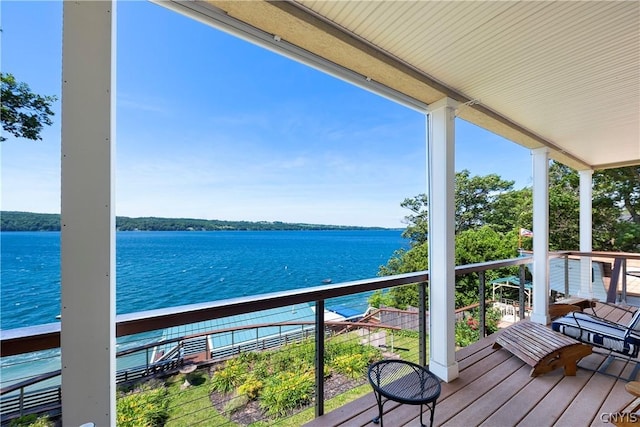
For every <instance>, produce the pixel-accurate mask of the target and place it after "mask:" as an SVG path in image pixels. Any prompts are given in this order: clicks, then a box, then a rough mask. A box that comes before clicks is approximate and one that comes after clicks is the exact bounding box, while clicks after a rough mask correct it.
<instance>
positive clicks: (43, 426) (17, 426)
mask: <svg viewBox="0 0 640 427" xmlns="http://www.w3.org/2000/svg"><path fill="white" fill-rule="evenodd" d="M53 425H54V423H53V421H51V420H50V419H49V417H48V416H47V415H43V416H38V414H27V415H23V416H21V417H19V418H16V419H14V420H11V422H10V423H9V427H23V426H24V427H26V426H29V427H53Z"/></svg>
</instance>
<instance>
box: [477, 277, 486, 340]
mask: <svg viewBox="0 0 640 427" xmlns="http://www.w3.org/2000/svg"><path fill="white" fill-rule="evenodd" d="M478 276H479V278H480V291H479V292H478V302H479V303H480V306H479V307H478V311H480V326H479V327H480V338H484V337H486V336H487V328H486V326H487V321H486V319H487V304H486V295H485V283H486V280H485V274H484V271H481V272H480V273H478Z"/></svg>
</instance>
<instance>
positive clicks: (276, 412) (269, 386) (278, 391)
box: [260, 370, 315, 416]
mask: <svg viewBox="0 0 640 427" xmlns="http://www.w3.org/2000/svg"><path fill="white" fill-rule="evenodd" d="M314 386H315V384H314V375H313V371H312V370H307V371H305V372H302V373H300V372H280V373H279V374H277V375H274V376H272V377H271V378H269V379H268V380H267V381H266V384H265V386H264V389H263V390H262V393H261V394H260V406H261V407H262V408H263V409H264V410H265V411H266V413H267V415H269V416H283V415H286V414H287V412H288V411H290V410H292V409H295V408H298V407H300V406H302V405H304V404H306V403H309V402H310V401H311V397H312V396H313V390H314Z"/></svg>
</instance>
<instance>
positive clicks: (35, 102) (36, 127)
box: [0, 73, 57, 141]
mask: <svg viewBox="0 0 640 427" xmlns="http://www.w3.org/2000/svg"><path fill="white" fill-rule="evenodd" d="M0 78H1V80H2V85H1V99H2V107H1V108H2V110H1V113H2V114H1V117H2V130H4V131H5V132H8V133H10V134H11V135H13V136H15V137H16V138H25V139H31V140H34V141H35V140H42V137H41V136H40V132H42V129H43V127H44V126H45V125H47V126H49V125H51V124H52V123H53V121H52V120H51V117H53V115H54V113H53V111H52V110H51V104H53V103H54V102H55V101H56V100H57V97H55V96H42V95H38V94H35V93H33V92H31V89H30V88H29V86H28V85H27V84H26V83H22V82H18V81H17V80H16V78H15V77H14V76H13V74H8V73H0ZM6 139H7V138H6V137H4V136H0V141H6Z"/></svg>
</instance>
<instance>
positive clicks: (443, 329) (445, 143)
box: [427, 98, 458, 382]
mask: <svg viewBox="0 0 640 427" xmlns="http://www.w3.org/2000/svg"><path fill="white" fill-rule="evenodd" d="M457 105H458V104H457V102H455V101H454V100H452V99H449V98H445V99H442V100H440V101H438V102H436V103H434V104H431V105H430V106H429V113H428V114H429V116H428V135H429V137H428V147H427V164H428V177H429V183H428V188H429V190H428V191H429V193H428V196H429V319H430V322H429V341H430V346H429V359H430V360H429V369H430V370H431V371H432V372H433V373H434V374H435V375H437V376H438V377H440V378H441V379H443V380H444V381H447V382H449V381H451V380H453V379H455V378H457V377H458V362H456V355H455V202H454V198H455V169H454V167H455V162H454V160H455V159H454V157H455V109H456V107H457Z"/></svg>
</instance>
